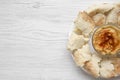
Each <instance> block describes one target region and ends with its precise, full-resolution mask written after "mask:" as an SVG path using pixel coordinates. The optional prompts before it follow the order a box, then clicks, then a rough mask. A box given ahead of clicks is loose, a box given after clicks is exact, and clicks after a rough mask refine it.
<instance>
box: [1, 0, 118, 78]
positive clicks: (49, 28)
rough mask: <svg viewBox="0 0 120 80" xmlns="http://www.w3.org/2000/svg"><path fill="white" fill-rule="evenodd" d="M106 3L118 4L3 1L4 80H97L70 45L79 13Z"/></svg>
mask: <svg viewBox="0 0 120 80" xmlns="http://www.w3.org/2000/svg"><path fill="white" fill-rule="evenodd" d="M117 1H119V0H117ZM102 2H114V1H113V0H100V1H99V0H92V1H91V0H86V1H85V0H0V80H97V79H94V78H92V77H91V76H89V75H88V74H86V73H84V72H83V71H82V70H81V69H79V68H77V67H76V66H75V64H74V62H73V60H72V57H71V55H70V53H69V52H68V51H67V50H66V44H67V39H68V34H69V31H70V30H71V28H72V26H73V21H74V18H75V17H76V15H77V13H78V12H79V11H80V10H84V9H86V8H87V7H88V6H90V5H91V4H95V3H102ZM118 80H119V79H118Z"/></svg>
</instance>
